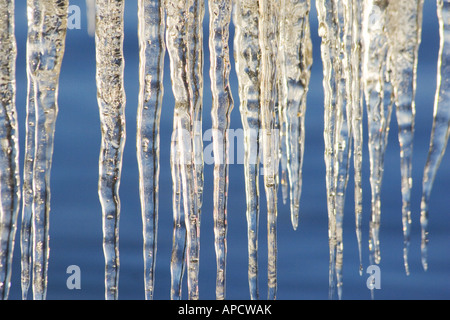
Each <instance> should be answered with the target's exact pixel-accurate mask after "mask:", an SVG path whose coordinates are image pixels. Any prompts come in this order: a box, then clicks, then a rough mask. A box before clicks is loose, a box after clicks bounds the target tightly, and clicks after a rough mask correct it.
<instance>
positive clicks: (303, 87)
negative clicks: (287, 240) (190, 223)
mask: <svg viewBox="0 0 450 320" xmlns="http://www.w3.org/2000/svg"><path fill="white" fill-rule="evenodd" d="M309 9H310V2H309V1H291V0H284V1H281V2H280V3H279V2H277V1H252V0H248V1H239V2H237V3H236V8H235V19H234V20H235V27H236V34H235V39H234V45H235V57H236V73H237V75H238V81H239V98H240V112H241V119H242V124H243V128H244V148H245V158H244V171H245V188H246V198H247V225H248V232H247V234H248V255H249V264H248V277H249V287H250V297H251V298H252V299H258V298H259V293H258V282H257V277H258V225H259V211H260V209H259V187H258V185H259V163H260V161H261V160H260V159H262V161H261V162H262V164H263V170H264V171H263V173H264V187H265V194H266V199H267V233H268V238H267V241H268V299H275V298H276V291H277V282H276V279H277V277H276V272H277V237H276V230H277V202H278V200H277V192H278V185H279V171H278V170H279V166H280V164H281V168H282V170H281V179H280V180H281V188H282V193H283V200H284V201H286V199H287V193H288V188H289V192H290V208H291V219H292V225H293V227H294V229H296V228H297V226H298V213H299V206H300V194H301V175H302V163H303V151H304V141H305V140H304V139H305V128H304V123H305V120H304V119H305V111H306V95H307V91H308V85H309V79H310V68H311V64H312V45H311V38H310V27H309ZM273 150H277V151H278V150H279V152H275V153H274V152H273Z"/></svg>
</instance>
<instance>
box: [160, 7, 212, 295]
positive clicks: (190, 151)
mask: <svg viewBox="0 0 450 320" xmlns="http://www.w3.org/2000/svg"><path fill="white" fill-rule="evenodd" d="M197 6H200V10H199V8H198V7H197ZM195 8H197V9H195ZM190 9H192V10H193V11H194V12H196V13H197V14H194V17H195V18H198V15H201V16H202V15H203V6H202V4H201V1H195V3H194V2H186V1H181V0H176V1H167V2H166V10H167V31H166V37H167V40H166V42H167V49H168V53H169V57H170V69H171V79H172V89H173V93H174V97H175V110H174V120H176V121H177V123H176V124H174V126H176V136H177V137H176V139H177V143H176V145H177V148H178V150H177V154H178V155H179V156H180V157H179V158H178V163H179V165H180V173H181V182H182V190H183V206H184V215H185V224H186V236H187V240H186V249H187V250H186V261H187V270H188V296H189V299H194V300H195V299H198V298H199V292H198V272H199V253H200V211H199V208H198V205H199V198H198V197H197V194H198V193H199V192H200V190H199V189H198V185H199V180H200V178H199V175H197V172H196V170H195V169H196V166H195V162H194V161H195V160H196V159H195V158H196V157H195V156H196V155H197V154H194V135H195V134H196V133H197V130H198V129H194V122H193V119H194V115H195V112H194V110H196V111H198V109H194V107H193V106H194V105H195V104H194V102H198V103H201V89H200V88H201V83H202V82H201V79H198V80H199V81H200V82H196V81H195V79H192V77H191V76H192V74H191V70H192V69H191V68H193V67H192V66H193V63H195V62H198V59H201V57H199V56H198V55H197V56H196V57H192V56H193V55H192V51H191V48H189V47H188V39H189V35H188V34H189V31H190V30H191V29H190V25H189V22H192V23H194V21H193V20H194V19H192V17H189V16H190V15H188V12H189V10H190ZM191 27H192V26H191ZM197 29H198V28H197ZM194 38H195V39H192V41H195V42H197V41H199V38H198V36H197V37H194ZM191 45H192V43H191ZM194 68H195V67H194ZM195 70H198V69H196V68H195ZM198 76H199V77H201V75H198ZM193 83H194V85H193ZM193 95H195V96H193ZM197 99H198V100H197ZM197 125H198V124H197ZM200 128H201V126H200ZM197 151H198V150H197ZM198 152H199V151H198ZM199 154H201V153H199ZM200 165H202V164H200Z"/></svg>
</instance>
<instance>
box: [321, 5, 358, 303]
mask: <svg viewBox="0 0 450 320" xmlns="http://www.w3.org/2000/svg"><path fill="white" fill-rule="evenodd" d="M317 7H318V12H319V35H320V36H321V37H322V50H321V51H322V60H323V64H324V89H325V111H324V112H325V115H324V119H325V124H324V125H325V130H324V139H325V164H326V169H327V197H328V219H329V231H328V232H329V245H330V270H329V283H330V292H329V294H330V298H332V297H333V294H334V289H335V286H337V290H338V297H339V298H341V297H342V283H343V280H342V268H343V218H344V203H345V192H346V188H347V182H348V170H349V163H350V161H349V160H350V150H351V141H352V130H351V127H352V126H351V119H352V108H353V107H352V96H351V93H352V92H351V89H352V82H353V78H352V68H351V56H352V50H351V49H352V17H353V6H352V2H351V1H350V0H334V1H331V2H323V1H321V2H317Z"/></svg>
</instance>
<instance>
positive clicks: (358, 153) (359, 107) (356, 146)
mask: <svg viewBox="0 0 450 320" xmlns="http://www.w3.org/2000/svg"><path fill="white" fill-rule="evenodd" d="M362 8H363V1H362V0H352V25H353V28H352V52H351V68H352V88H351V90H352V117H351V122H352V133H353V167H354V183H355V190H354V193H355V226H356V238H357V242H358V252H359V273H360V275H362V272H363V266H362V232H361V225H362V212H363V209H362V157H363V125H362V118H363V94H362V82H361V79H362V77H361V72H362V69H361V64H362V52H361V47H362V44H361V23H362Z"/></svg>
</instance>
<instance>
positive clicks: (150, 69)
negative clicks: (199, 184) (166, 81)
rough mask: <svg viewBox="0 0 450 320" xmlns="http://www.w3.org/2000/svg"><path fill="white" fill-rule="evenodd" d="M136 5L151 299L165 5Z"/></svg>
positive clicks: (149, 0)
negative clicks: (137, 7) (137, 6)
mask: <svg viewBox="0 0 450 320" xmlns="http://www.w3.org/2000/svg"><path fill="white" fill-rule="evenodd" d="M138 5H139V9H138V10H139V11H138V17H139V21H138V23H139V42H140V93H139V106H138V116H137V141H136V146H137V158H138V164H139V187H140V198H141V210H142V223H143V237H144V252H143V254H144V268H145V271H144V275H145V276H144V283H145V298H146V299H153V287H154V280H155V275H154V269H155V262H156V250H157V231H158V203H159V202H158V196H159V192H158V191H159V140H160V139H159V127H160V118H161V104H162V96H163V89H164V88H163V83H162V80H163V71H164V53H165V43H164V31H165V29H164V6H163V5H162V1H161V0H156V1H155V0H140V1H139V3H138Z"/></svg>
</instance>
